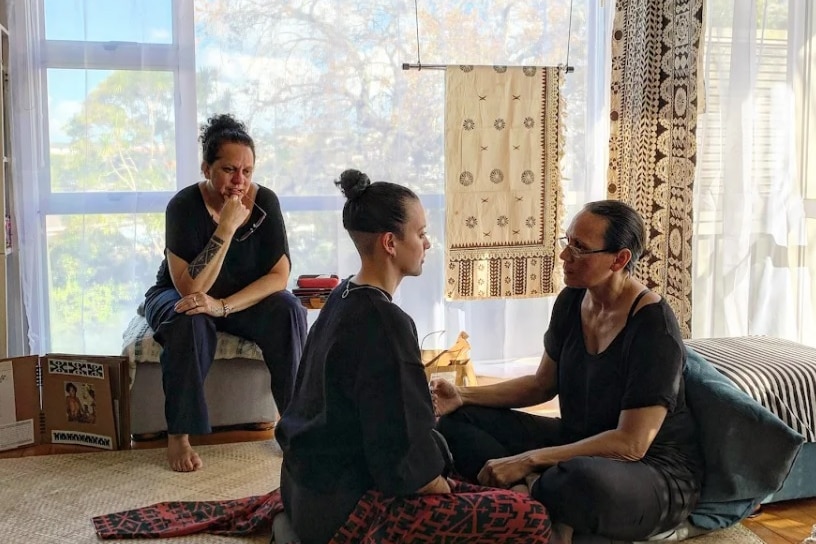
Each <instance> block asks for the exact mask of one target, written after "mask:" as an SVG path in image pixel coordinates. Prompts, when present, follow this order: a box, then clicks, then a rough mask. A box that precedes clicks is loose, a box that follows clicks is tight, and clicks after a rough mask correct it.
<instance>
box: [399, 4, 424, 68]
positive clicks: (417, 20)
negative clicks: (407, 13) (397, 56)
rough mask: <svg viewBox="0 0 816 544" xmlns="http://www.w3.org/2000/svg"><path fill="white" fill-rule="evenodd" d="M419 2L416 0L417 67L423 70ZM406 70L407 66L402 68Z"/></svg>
mask: <svg viewBox="0 0 816 544" xmlns="http://www.w3.org/2000/svg"><path fill="white" fill-rule="evenodd" d="M418 2H419V0H414V18H415V21H416V38H417V67H418V68H419V69H420V70H422V58H421V57H420V56H419V5H418ZM402 69H403V70H405V65H403V67H402Z"/></svg>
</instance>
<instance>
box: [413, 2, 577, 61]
mask: <svg viewBox="0 0 816 544" xmlns="http://www.w3.org/2000/svg"><path fill="white" fill-rule="evenodd" d="M414 1H416V0H414ZM574 3H575V0H570V11H569V24H568V25H567V61H566V63H565V64H564V66H566V69H567V72H568V73H569V72H571V71H572V70H571V69H570V68H571V67H570V63H569V54H570V42H571V41H572V6H573V4H574Z"/></svg>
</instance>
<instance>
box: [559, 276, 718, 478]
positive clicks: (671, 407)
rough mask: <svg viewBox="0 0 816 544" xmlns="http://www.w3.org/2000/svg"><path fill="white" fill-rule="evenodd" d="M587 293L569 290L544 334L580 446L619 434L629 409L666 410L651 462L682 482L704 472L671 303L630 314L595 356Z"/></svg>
mask: <svg viewBox="0 0 816 544" xmlns="http://www.w3.org/2000/svg"><path fill="white" fill-rule="evenodd" d="M585 294H586V290H585V289H574V288H565V289H564V290H563V291H561V293H560V294H559V295H558V298H557V299H556V302H555V306H554V307H553V312H552V319H551V321H550V328H549V330H547V333H546V334H545V336H544V347H545V349H546V350H547V354H548V355H549V356H550V357H551V358H552V359H553V360H554V361H556V362H557V363H558V399H559V405H560V408H561V419H562V422H563V428H564V431H565V433H566V438H567V439H568V440H569V441H570V442H572V441H576V440H581V439H583V438H587V437H589V436H594V435H596V434H598V433H601V432H604V431H608V430H611V429H614V428H616V427H617V426H618V419H619V417H620V413H621V411H622V410H629V409H634V408H644V407H647V406H656V405H660V406H664V407H666V408H667V410H668V413H667V415H666V419H665V420H664V422H663V425H662V426H661V428H660V430H659V431H658V433H657V436H656V437H655V439H654V441H653V442H652V445H651V447H650V448H649V450H648V452H647V453H646V456H645V457H644V459H643V460H644V462H646V463H649V464H652V465H654V466H657V467H660V468H662V469H664V470H666V471H667V472H668V473H669V474H672V475H674V476H678V477H682V478H690V477H693V478H699V474H700V473H701V471H702V458H701V456H700V452H699V447H698V441H697V430H696V423H695V421H694V418H693V416H692V415H691V412H690V411H689V409H688V407H687V406H686V400H685V399H686V397H685V384H684V382H683V366H684V365H685V360H686V351H685V345H684V344H683V341H682V338H681V335H680V328H679V326H678V324H677V319H676V318H675V316H674V313H673V312H672V310H671V307H670V306H669V305H668V303H666V301H665V300H664V299H661V300H660V301H659V302H657V303H655V304H647V305H645V306H643V307H642V308H641V309H640V310H638V311H637V313H635V314H634V315H632V316H630V317H629V320H628V321H627V323H626V325H625V326H624V328H623V330H622V331H621V332H620V333H619V334H618V335H617V336H616V337H615V339H614V340H613V341H612V343H611V344H610V345H609V347H607V348H606V349H605V350H604V351H603V352H601V353H597V354H591V353H588V352H587V350H586V346H585V344H584V334H583V326H582V324H581V302H582V301H583V299H584V295H585Z"/></svg>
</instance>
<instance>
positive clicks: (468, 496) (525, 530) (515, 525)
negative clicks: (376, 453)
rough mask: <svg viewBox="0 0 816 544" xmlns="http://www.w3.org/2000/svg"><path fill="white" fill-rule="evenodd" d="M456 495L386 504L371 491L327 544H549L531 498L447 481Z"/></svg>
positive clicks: (542, 514)
mask: <svg viewBox="0 0 816 544" xmlns="http://www.w3.org/2000/svg"><path fill="white" fill-rule="evenodd" d="M448 482H449V483H450V484H451V491H452V493H442V494H436V495H411V496H408V497H398V498H384V497H383V495H382V493H380V492H378V491H369V492H368V493H366V494H365V495H363V497H362V498H361V499H360V501H359V502H358V503H357V506H356V507H355V508H354V511H353V512H352V513H351V515H350V516H349V518H348V519H347V520H346V523H345V524H344V525H343V526H342V527H341V528H340V529H339V530H338V531H337V533H336V534H335V535H334V538H332V540H331V542H330V543H329V544H398V543H401V542H445V543H447V544H457V543H464V542H467V543H468V544H500V543H503V542H507V543H510V542H525V543H528V544H547V543H548V542H549V541H550V535H551V533H552V526H551V523H550V518H549V515H548V514H547V509H546V508H545V507H544V505H543V504H541V503H540V502H538V501H536V500H534V499H532V498H530V497H529V496H527V495H522V494H521V493H516V492H514V491H507V490H505V489H495V488H490V487H481V486H476V485H471V484H467V483H464V482H457V481H454V480H448Z"/></svg>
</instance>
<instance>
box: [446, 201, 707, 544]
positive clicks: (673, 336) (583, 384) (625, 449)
mask: <svg viewBox="0 0 816 544" xmlns="http://www.w3.org/2000/svg"><path fill="white" fill-rule="evenodd" d="M644 246H645V228H644V224H643V220H642V218H641V217H640V215H638V213H637V212H636V211H635V210H634V209H632V208H631V207H629V206H627V205H626V204H623V203H621V202H617V201H608V200H607V201H600V202H591V203H589V204H587V205H586V206H584V208H583V210H582V211H581V212H580V213H579V214H578V215H577V216H576V217H575V218H574V219H573V221H572V223H571V224H570V226H569V228H568V229H567V236H566V238H565V239H562V247H563V250H562V252H561V255H560V257H561V259H562V260H563V264H564V281H565V284H566V288H565V289H564V290H563V291H562V292H561V293H560V294H559V295H558V298H557V299H556V301H555V305H554V307H553V312H552V317H551V320H550V325H549V329H548V330H547V332H546V334H545V336H544V348H545V351H544V355H543V357H542V359H541V364H540V366H539V368H538V371H537V372H536V374H535V375H532V376H525V377H521V378H517V379H514V380H510V381H506V382H503V383H499V384H496V385H491V386H483V387H470V388H469V387H455V386H453V385H451V384H449V383H447V382H444V381H438V382H434V383H433V384H432V394H433V398H434V403H435V409H436V411H437V414H438V415H441V416H443V417H441V419H440V421H439V424H438V428H439V430H440V432H441V433H442V434H443V435H444V436H445V437H446V438H447V440H448V443H449V444H450V448H451V451H452V452H453V457H454V460H455V467H456V469H457V471H458V472H459V473H460V474H462V475H463V476H465V477H466V478H468V479H471V480H473V481H478V482H480V483H482V484H485V485H491V486H497V487H515V486H518V488H519V489H520V490H525V489H527V488H529V492H530V493H531V494H532V496H533V497H535V498H537V499H538V500H540V501H541V502H543V503H544V505H545V506H547V509H548V510H549V512H550V514H551V516H552V518H553V522H554V533H555V534H556V538H557V540H554V541H555V542H560V543H569V542H571V541H572V536H573V534H597V535H602V536H604V537H607V538H611V539H618V540H627V541H629V540H645V539H646V537H649V536H652V535H655V534H658V533H660V532H662V531H666V530H669V529H672V528H674V527H675V526H677V525H678V524H679V523H680V522H681V521H683V520H685V519H686V517H687V516H688V515H689V513H690V511H691V510H692V508H693V507H694V506H695V504H696V502H697V499H698V497H699V492H700V486H701V480H702V458H701V455H700V452H699V449H698V445H697V431H696V425H695V422H694V420H693V418H692V416H691V414H690V412H689V410H688V408H687V406H686V402H685V392H684V383H683V374H682V373H683V366H684V361H685V348H684V344H683V342H682V339H681V336H680V330H679V327H678V324H677V320H676V318H675V316H674V314H673V312H672V310H671V308H670V307H669V305H668V303H667V302H666V301H665V300H664V299H663V298H661V297H660V296H658V295H657V294H656V293H653V292H651V291H649V290H648V289H647V288H646V287H645V286H644V285H643V284H642V283H640V282H639V281H638V280H637V279H635V278H634V276H633V272H634V269H635V264H636V263H637V261H638V259H639V258H640V257H641V255H642V254H643V251H644ZM556 395H558V401H559V405H560V411H561V417H560V418H547V417H542V416H536V415H531V414H528V413H525V412H521V411H517V410H510V409H509V408H520V407H526V406H534V405H537V404H540V403H542V402H546V401H548V400H551V399H553V398H554V397H555V396H556Z"/></svg>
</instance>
